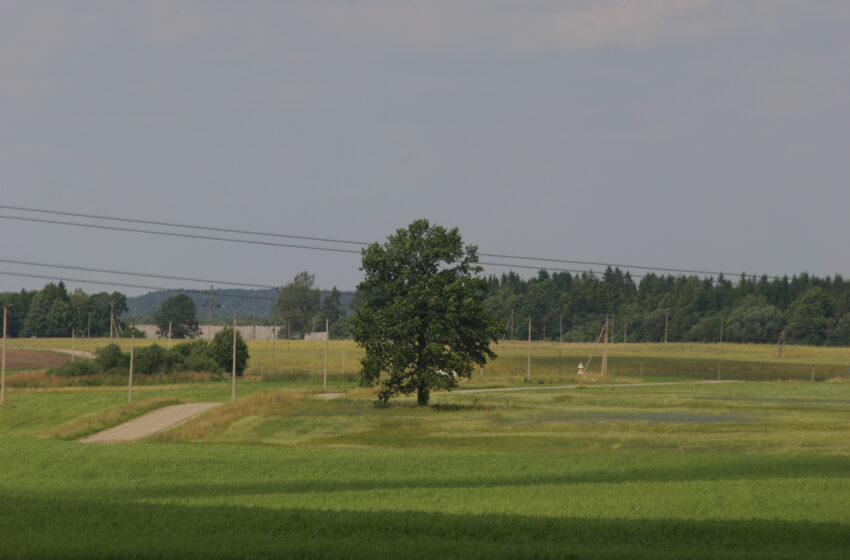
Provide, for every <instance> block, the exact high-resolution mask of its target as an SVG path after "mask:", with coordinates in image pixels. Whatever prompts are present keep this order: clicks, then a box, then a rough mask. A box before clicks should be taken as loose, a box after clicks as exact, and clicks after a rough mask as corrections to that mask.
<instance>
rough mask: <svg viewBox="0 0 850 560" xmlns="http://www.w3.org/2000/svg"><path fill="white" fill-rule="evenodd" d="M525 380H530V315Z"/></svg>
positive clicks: (529, 319)
mask: <svg viewBox="0 0 850 560" xmlns="http://www.w3.org/2000/svg"><path fill="white" fill-rule="evenodd" d="M525 380H526V381H531V317H529V318H528V364H527V365H526V368H525Z"/></svg>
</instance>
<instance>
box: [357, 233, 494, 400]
mask: <svg viewBox="0 0 850 560" xmlns="http://www.w3.org/2000/svg"><path fill="white" fill-rule="evenodd" d="M477 262H478V255H477V248H476V247H475V246H474V245H467V246H464V245H463V241H462V239H461V236H460V233H459V232H458V230H457V228H454V229H445V228H443V227H440V226H437V225H431V224H430V223H428V221H427V220H416V221H415V222H413V223H412V224H410V226H408V227H407V228H405V229H399V230H398V231H396V233H395V235H390V236H389V237H388V238H387V241H386V242H385V243H383V244H378V243H374V244H372V245H370V246H369V247H367V248H365V249H364V250H363V264H362V267H361V269H362V270H363V271H364V272H365V278H364V280H363V281H362V282H361V283H360V284H359V286H358V290H359V292H360V294H361V298H360V302H359V305H358V307H357V311H356V312H355V313H354V315H353V317H352V319H351V333H352V335H353V337H354V340H355V341H356V342H357V343H358V344H359V345H360V346H362V347H363V348H364V350H365V351H366V355H365V356H364V357H363V359H362V360H361V365H362V371H361V377H362V382H363V384H365V385H373V384H374V383H376V382H379V383H380V391H379V393H378V398H379V399H380V400H381V401H383V402H386V401H387V400H388V399H389V398H391V397H392V396H394V395H397V394H403V395H409V394H412V393H416V394H417V400H418V403H419V404H420V405H426V404H428V401H429V399H430V393H431V391H433V390H438V389H452V388H453V387H455V386H456V385H457V382H458V379H460V378H464V377H469V376H470V375H471V374H472V371H473V367H474V365H475V364H479V365H483V364H484V363H485V362H486V361H487V360H488V359H492V358H494V357H495V354H494V353H493V351H492V350H491V349H490V344H491V343H492V342H495V340H496V335H497V334H498V332H499V328H498V326H497V322H496V320H495V319H494V318H493V317H492V316H491V314H490V313H489V312H488V311H487V309H486V308H485V305H484V301H485V295H486V292H487V283H486V281H485V280H483V279H481V278H479V277H477V276H476V274H477V273H478V272H480V270H481V268H480V267H479V266H477V264H476V263H477Z"/></svg>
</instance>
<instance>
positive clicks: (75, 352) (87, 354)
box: [50, 348, 94, 359]
mask: <svg viewBox="0 0 850 560" xmlns="http://www.w3.org/2000/svg"><path fill="white" fill-rule="evenodd" d="M50 351H51V352H59V353H60V354H67V355H69V356H76V357H78V358H89V359H93V358H94V354H92V353H91V352H86V351H85V350H67V349H65V350H61V349H59V348H53V349H51V350H50Z"/></svg>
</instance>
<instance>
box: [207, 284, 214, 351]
mask: <svg viewBox="0 0 850 560" xmlns="http://www.w3.org/2000/svg"><path fill="white" fill-rule="evenodd" d="M207 303H208V304H209V306H210V330H209V332H208V333H207V338H208V339H209V340H212V324H213V307H215V293H214V292H213V287H212V285H210V300H209V301H208V302H207Z"/></svg>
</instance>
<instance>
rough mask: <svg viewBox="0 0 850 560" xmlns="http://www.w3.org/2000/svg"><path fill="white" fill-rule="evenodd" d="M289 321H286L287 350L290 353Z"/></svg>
mask: <svg viewBox="0 0 850 560" xmlns="http://www.w3.org/2000/svg"><path fill="white" fill-rule="evenodd" d="M289 338H290V334H289V319H287V320H286V350H287V351H289Z"/></svg>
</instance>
